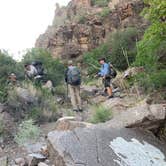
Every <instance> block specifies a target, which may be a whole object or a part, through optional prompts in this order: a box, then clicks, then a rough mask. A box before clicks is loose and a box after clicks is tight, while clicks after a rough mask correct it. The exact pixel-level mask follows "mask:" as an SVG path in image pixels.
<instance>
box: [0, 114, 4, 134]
mask: <svg viewBox="0 0 166 166" xmlns="http://www.w3.org/2000/svg"><path fill="white" fill-rule="evenodd" d="M3 132H4V122H3V118H2V116H0V136H1V135H2V134H3Z"/></svg>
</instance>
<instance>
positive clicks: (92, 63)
mask: <svg viewBox="0 0 166 166" xmlns="http://www.w3.org/2000/svg"><path fill="white" fill-rule="evenodd" d="M136 38H137V31H136V29H135V28H127V29H125V30H121V31H117V32H115V33H114V34H113V35H111V36H110V38H109V39H108V40H107V42H106V43H104V44H102V45H100V46H99V47H98V48H95V49H94V50H92V51H91V52H87V53H85V54H84V56H83V57H84V63H85V64H86V65H88V66H89V67H88V73H89V74H90V75H92V74H94V73H97V71H98V70H99V68H100V65H99V64H98V61H97V60H98V59H99V58H101V57H105V58H106V59H107V61H108V62H111V63H112V64H113V65H114V67H115V68H117V69H118V70H125V69H126V68H127V67H128V66H129V65H130V64H131V63H132V62H133V61H134V60H135V56H136Z"/></svg>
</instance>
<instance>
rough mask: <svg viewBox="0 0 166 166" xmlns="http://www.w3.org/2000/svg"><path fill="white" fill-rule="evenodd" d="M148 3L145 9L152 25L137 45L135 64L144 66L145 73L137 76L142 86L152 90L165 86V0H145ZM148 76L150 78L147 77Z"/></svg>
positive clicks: (144, 12)
mask: <svg viewBox="0 0 166 166" xmlns="http://www.w3.org/2000/svg"><path fill="white" fill-rule="evenodd" d="M144 2H145V4H147V6H146V8H145V9H144V11H143V13H142V14H143V15H144V16H145V18H147V19H148V20H150V22H151V25H150V26H149V28H148V29H147V30H146V31H145V33H144V36H143V38H142V40H141V41H140V42H139V43H138V46H137V48H138V49H137V50H138V51H137V56H136V61H135V63H134V65H136V66H144V68H145V74H144V75H141V76H139V77H138V78H137V81H138V82H139V83H140V84H142V82H143V79H145V80H148V81H147V82H146V81H145V84H142V86H143V87H144V88H145V89H148V88H147V86H149V87H151V90H153V89H156V88H157V89H158V88H162V87H165V83H164V82H165V81H164V80H166V75H165V73H166V68H165V55H164V54H165V52H166V47H165V44H166V41H165V38H166V24H165V15H166V12H165V10H164V9H165V8H166V1H165V0H156V1H153V0H145V1H144ZM147 78H148V79H147Z"/></svg>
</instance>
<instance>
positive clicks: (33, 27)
mask: <svg viewBox="0 0 166 166" xmlns="http://www.w3.org/2000/svg"><path fill="white" fill-rule="evenodd" d="M69 1H70V0H0V49H5V50H9V52H10V53H13V57H14V58H16V59H19V56H20V55H18V52H19V51H22V50H25V49H27V48H32V47H34V44H35V41H36V39H37V37H38V36H39V35H40V34H41V33H44V31H45V30H46V28H47V26H48V25H51V24H52V21H53V16H54V11H55V4H56V3H57V2H58V3H59V4H60V5H66V4H67V3H68V2H69Z"/></svg>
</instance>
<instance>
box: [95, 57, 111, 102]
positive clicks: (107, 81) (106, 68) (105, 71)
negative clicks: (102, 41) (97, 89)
mask: <svg viewBox="0 0 166 166" xmlns="http://www.w3.org/2000/svg"><path fill="white" fill-rule="evenodd" d="M98 62H99V63H100V65H101V69H100V72H99V73H98V76H99V77H102V80H103V84H104V87H105V90H106V91H107V94H108V99H110V98H113V94H112V87H111V76H110V64H108V63H106V60H105V58H101V59H99V60H98Z"/></svg>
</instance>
